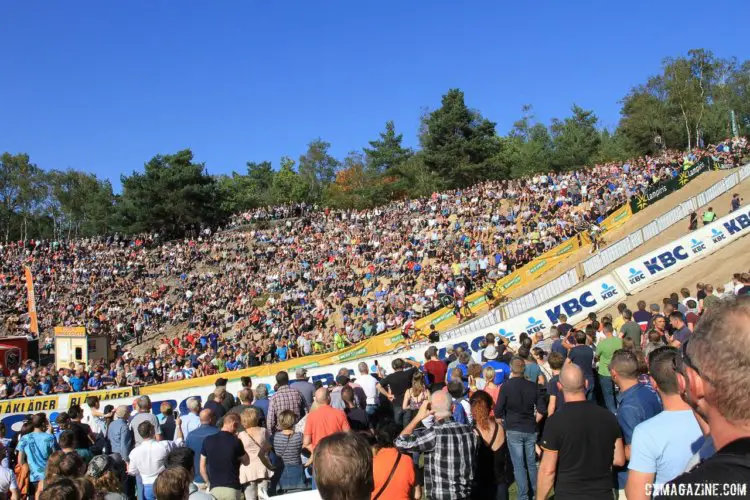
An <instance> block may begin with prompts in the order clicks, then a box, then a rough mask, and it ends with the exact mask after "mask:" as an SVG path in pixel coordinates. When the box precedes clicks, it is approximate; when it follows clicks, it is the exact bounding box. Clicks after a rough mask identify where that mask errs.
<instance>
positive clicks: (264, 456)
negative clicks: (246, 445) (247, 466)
mask: <svg viewBox="0 0 750 500" xmlns="http://www.w3.org/2000/svg"><path fill="white" fill-rule="evenodd" d="M247 437H249V438H250V440H251V441H252V442H253V443H255V446H257V447H258V458H259V459H260V462H261V463H262V464H263V466H264V467H265V468H266V469H268V470H270V471H274V470H276V466H275V465H274V464H273V462H271V459H270V458H269V456H268V451H266V450H265V449H264V448H263V447H262V446H261V445H259V444H258V442H257V441H256V440H255V439H253V436H251V435H250V433H249V432H248V433H247Z"/></svg>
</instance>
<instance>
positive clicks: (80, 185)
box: [47, 169, 115, 239]
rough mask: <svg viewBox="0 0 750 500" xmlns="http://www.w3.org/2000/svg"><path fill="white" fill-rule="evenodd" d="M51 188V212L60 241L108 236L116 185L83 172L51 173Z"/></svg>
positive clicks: (113, 214)
mask: <svg viewBox="0 0 750 500" xmlns="http://www.w3.org/2000/svg"><path fill="white" fill-rule="evenodd" d="M47 183H48V185H49V189H50V200H49V205H48V208H47V210H48V212H49V214H50V216H51V217H52V220H53V225H54V228H53V232H54V234H55V235H56V237H58V238H66V239H71V238H77V237H80V236H94V235H99V234H106V233H107V232H109V231H110V230H111V229H112V226H113V224H114V216H115V205H114V204H115V196H114V193H113V192H112V184H110V182H109V181H108V180H100V179H98V178H97V177H96V175H94V174H88V173H85V172H81V171H79V170H73V169H68V170H65V171H58V170H53V171H51V172H49V174H47Z"/></svg>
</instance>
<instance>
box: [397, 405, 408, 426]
mask: <svg viewBox="0 0 750 500" xmlns="http://www.w3.org/2000/svg"><path fill="white" fill-rule="evenodd" d="M404 413H405V412H404V409H403V408H401V404H396V403H395V402H394V403H393V421H394V422H396V423H397V424H398V425H402V426H404V427H406V426H407V424H408V423H409V422H404V416H405V415H404Z"/></svg>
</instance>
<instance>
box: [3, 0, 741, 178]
mask: <svg viewBox="0 0 750 500" xmlns="http://www.w3.org/2000/svg"><path fill="white" fill-rule="evenodd" d="M706 9H708V11H706ZM748 18H750V2H748V1H747V0H735V1H731V2H725V1H720V0H719V1H714V2H711V3H709V4H706V2H697V1H692V0H690V1H677V0H660V1H658V2H653V1H640V0H639V1H631V2H603V1H597V2H588V1H538V2H508V1H494V2H489V1H465V2H464V1H451V2H448V1H436V0H433V1H417V0H412V1H406V2H404V1H402V2H395V1H385V0H381V1H379V2H374V1H367V0H359V1H351V0H350V1H346V2H344V1H326V0H319V1H317V2H309V1H308V2H302V1H294V2H292V1H275V2H260V1H255V0H245V1H242V2H240V1H221V2H205V1H204V2H197V1H186V0H180V1H171V2H167V1H149V2H145V1H128V2H125V1H119V2H117V1H111V0H106V1H102V0H99V1H90V2H84V1H73V2H60V1H56V2H55V1H49V2H12V1H10V0H4V1H2V2H0V20H2V35H1V36H2V42H0V61H2V65H3V66H2V74H1V76H0V109H2V118H1V119H0V151H11V152H14V153H15V152H21V151H24V152H27V153H29V154H30V155H31V158H32V161H34V162H35V163H37V164H38V165H39V166H41V167H43V168H46V169H51V168H59V169H65V168H68V167H72V168H78V169H83V170H86V171H90V172H94V173H96V174H97V175H99V176H100V177H107V178H110V179H112V180H113V181H114V183H115V185H116V186H119V176H120V174H122V173H130V172H132V171H133V170H134V169H141V168H142V166H143V164H144V162H146V161H147V160H148V159H149V158H150V157H151V156H153V155H154V154H157V153H170V152H174V151H177V150H179V149H182V148H186V147H189V148H192V150H193V152H194V153H195V157H196V159H197V160H199V161H205V162H206V164H207V167H208V169H209V171H210V172H211V173H222V172H231V171H232V170H238V171H244V168H245V162H246V161H248V160H254V161H261V160H271V161H273V163H274V166H275V167H277V166H278V159H279V157H281V156H282V155H289V156H291V157H293V158H295V159H296V158H297V157H298V156H299V155H300V154H302V153H303V152H304V150H305V148H306V144H307V143H308V142H309V141H310V140H312V139H314V138H316V137H321V138H323V139H324V140H326V141H328V142H330V143H331V144H332V151H333V153H334V154H335V155H336V156H339V157H343V156H344V155H345V154H346V153H347V152H348V151H351V150H355V149H360V148H362V147H363V146H365V145H366V144H367V141H368V140H372V139H374V138H376V137H377V134H378V133H379V132H380V131H381V130H382V129H383V127H384V123H385V121H386V120H390V119H392V120H394V121H395V122H396V127H397V129H398V130H399V131H401V132H403V133H404V139H405V142H406V144H407V145H411V146H415V145H417V129H418V126H419V116H420V113H421V112H422V111H423V110H424V109H425V108H431V109H434V108H436V107H438V106H439V104H440V98H441V96H442V94H444V93H445V91H446V90H447V89H449V88H451V87H459V88H461V89H462V90H464V92H465V93H466V100H467V103H468V104H469V106H471V107H473V108H476V109H479V110H480V111H481V112H482V113H483V114H484V115H485V116H486V117H488V118H490V119H491V120H493V121H495V122H497V124H498V131H499V132H500V133H506V132H507V131H508V130H509V129H510V127H511V126H512V124H513V122H514V121H515V120H516V119H518V118H519V116H520V114H521V106H522V105H523V104H526V103H529V104H532V105H533V106H534V109H535V112H536V116H537V118H538V119H539V120H541V121H544V122H548V121H549V120H550V119H551V118H552V117H563V116H565V115H566V114H567V113H568V110H569V109H570V106H571V104H572V103H574V102H575V103H577V104H579V105H581V106H583V107H586V108H591V109H594V110H595V111H596V112H597V113H598V115H599V117H600V118H601V123H602V125H605V126H609V127H614V126H615V125H616V123H617V120H618V118H619V105H618V101H619V100H620V99H621V98H622V96H623V95H624V94H625V93H626V92H627V91H628V89H629V88H630V87H631V86H632V85H634V84H636V83H640V82H642V81H644V80H645V78H646V77H647V76H648V75H650V74H653V73H655V72H657V71H658V70H659V65H660V61H661V59H662V58H663V57H664V56H670V55H678V54H681V53H685V52H687V50H688V49H690V48H695V47H705V48H708V49H710V50H713V51H714V52H715V53H716V54H717V55H719V56H722V57H728V56H737V57H738V58H740V59H748V58H750V43H748V41H747V35H746V28H747V19H748Z"/></svg>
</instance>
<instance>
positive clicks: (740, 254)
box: [599, 237, 750, 317]
mask: <svg viewBox="0 0 750 500" xmlns="http://www.w3.org/2000/svg"><path fill="white" fill-rule="evenodd" d="M748 244H750V240H749V239H748V238H747V237H744V238H740V239H739V240H737V241H735V242H733V243H730V244H729V245H727V246H725V247H724V248H722V249H721V250H719V251H718V252H716V253H714V254H711V255H709V256H708V257H706V258H704V259H701V260H699V261H697V262H695V263H693V264H690V265H689V266H686V267H684V268H683V269H682V270H680V271H677V272H676V273H675V274H673V275H671V276H670V277H669V278H666V279H663V280H661V281H657V282H656V283H654V284H653V285H651V286H650V287H648V288H646V289H644V290H641V291H639V292H638V293H635V294H633V295H632V296H629V297H628V298H627V300H626V301H625V303H626V304H628V307H629V308H630V309H632V310H635V309H636V303H637V302H638V301H639V300H645V301H646V304H659V305H661V303H662V299H663V298H664V297H668V296H669V294H670V293H672V292H676V293H679V291H680V289H681V288H683V287H684V288H688V289H689V290H690V291H691V292H692V293H693V296H695V295H694V294H695V293H696V288H695V285H696V283H698V282H699V281H700V282H703V283H710V284H712V285H713V286H714V288H716V287H717V286H719V285H723V284H725V283H728V282H729V281H731V280H732V275H733V274H734V273H738V272H748V271H749V270H750V252H748ZM607 312H608V313H611V314H612V315H613V317H614V315H616V314H617V306H616V305H615V306H612V307H610V308H608V309H607V310H606V311H602V312H601V313H600V314H599V316H600V317H601V315H602V314H604V313H607Z"/></svg>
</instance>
